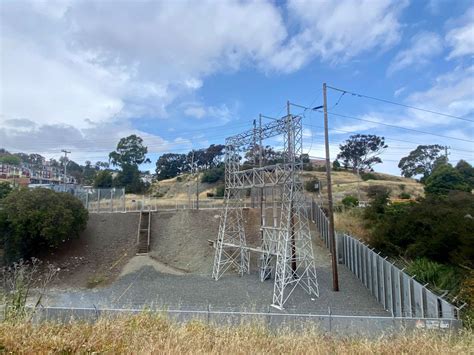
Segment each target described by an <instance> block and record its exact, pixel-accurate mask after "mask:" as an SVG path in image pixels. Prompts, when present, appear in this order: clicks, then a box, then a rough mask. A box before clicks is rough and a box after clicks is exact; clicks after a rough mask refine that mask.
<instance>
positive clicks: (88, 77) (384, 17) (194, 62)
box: [0, 0, 474, 174]
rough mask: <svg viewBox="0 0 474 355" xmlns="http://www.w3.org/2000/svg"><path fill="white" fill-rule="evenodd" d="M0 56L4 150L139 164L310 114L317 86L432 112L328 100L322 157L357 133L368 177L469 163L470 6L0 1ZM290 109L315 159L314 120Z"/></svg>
mask: <svg viewBox="0 0 474 355" xmlns="http://www.w3.org/2000/svg"><path fill="white" fill-rule="evenodd" d="M0 58H1V63H0V147H4V148H6V149H8V150H10V151H13V152H17V151H24V152H39V153H41V154H43V155H45V156H46V157H47V158H52V157H53V158H56V159H57V158H58V157H59V156H60V151H61V149H63V148H69V149H70V150H71V151H72V154H71V158H72V159H74V160H76V161H78V162H83V161H85V160H91V161H93V162H95V161H97V160H107V155H108V153H109V152H110V151H111V150H113V149H114V147H115V145H116V143H117V141H118V139H119V138H120V137H123V136H126V135H129V134H132V133H135V134H139V135H140V136H141V137H143V138H144V140H145V143H146V144H147V145H148V148H149V152H150V158H151V159H152V160H153V163H154V161H156V158H157V157H158V156H159V155H161V154H162V153H164V152H177V153H178V152H187V151H189V150H190V149H192V148H201V147H204V146H207V145H209V144H210V143H223V141H224V138H225V137H226V136H228V135H232V134H235V133H237V132H239V131H241V130H244V129H247V128H250V126H251V124H252V121H253V119H255V118H257V117H258V115H259V114H260V113H262V114H265V115H268V116H282V115H283V114H284V113H285V112H286V111H285V110H286V108H285V105H286V101H287V100H290V101H291V102H294V103H297V104H300V105H305V106H318V105H321V104H322V90H321V88H322V83H323V82H327V83H328V85H332V86H335V87H338V88H342V89H344V90H347V91H351V92H356V93H361V94H364V95H368V96H375V97H378V98H383V99H386V100H390V101H395V102H398V103H402V104H405V105H409V106H415V107H420V108H425V109H428V110H431V111H438V112H441V113H444V114H446V115H445V116H441V115H436V114H432V113H429V112H424V111H417V110H414V109H410V108H407V107H403V106H396V105H391V104H388V103H384V102H380V101H374V100H370V99H367V98H364V97H359V96H354V95H351V94H344V95H342V96H341V93H340V92H336V91H333V90H329V92H328V95H329V96H328V99H329V102H328V107H329V109H330V113H331V114H330V116H329V120H330V128H331V136H330V139H331V155H332V156H333V157H335V156H336V155H337V147H338V144H340V143H341V142H343V141H344V140H345V139H347V137H348V136H349V135H350V134H354V133H365V134H378V135H383V136H385V137H386V138H387V143H388V145H389V146H390V148H389V149H388V150H387V152H386V153H385V154H384V160H385V162H384V164H383V165H380V166H378V167H377V169H376V170H378V171H385V172H392V173H397V174H398V173H399V170H398V169H397V168H396V165H397V162H398V160H399V159H400V158H401V157H402V156H404V155H406V153H407V152H409V151H410V150H412V149H414V148H415V147H416V146H417V145H418V144H434V143H438V144H442V145H447V146H450V147H451V156H450V158H451V160H452V161H457V160H459V159H465V160H469V161H470V162H471V163H474V153H473V152H472V151H473V150H474V144H473V141H474V124H473V123H472V122H470V121H474V62H473V58H474V5H472V2H471V1H463V0H456V1H448V0H431V1H425V2H423V1H414V0H412V1H408V0H405V1H400V0H397V1H390V0H361V1H355V0H354V1H353V0H347V1H337V2H333V1H318V0H288V1H263V0H262V1H230V0H224V1H217V0H214V1H203V0H199V1H197V0H194V1H185V0H173V1H171V0H169V1H131V0H129V1H123V0H122V1H120V0H119V1H111V0H101V1H69V0H65V1H61V0H54V1H31V2H30V1H22V0H15V1H13V0H4V1H1V2H0ZM292 110H293V112H294V113H298V114H304V126H305V129H304V150H305V151H307V152H309V153H310V155H312V156H322V155H323V146H322V143H323V134H322V129H321V127H322V119H323V117H322V115H321V114H320V113H318V112H310V111H306V112H301V111H302V110H301V109H300V108H297V107H293V108H292ZM380 123H384V124H385V125H382V124H380ZM393 126H400V127H405V128H408V129H411V130H406V129H401V128H396V127H393ZM422 132H430V133H432V134H426V133H422ZM153 166H154V164H151V165H149V166H144V167H143V168H145V169H150V168H151V169H153Z"/></svg>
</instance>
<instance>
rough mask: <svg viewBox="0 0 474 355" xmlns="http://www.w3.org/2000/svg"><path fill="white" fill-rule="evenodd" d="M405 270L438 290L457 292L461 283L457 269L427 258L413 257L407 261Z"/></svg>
mask: <svg viewBox="0 0 474 355" xmlns="http://www.w3.org/2000/svg"><path fill="white" fill-rule="evenodd" d="M407 272H408V273H409V274H410V275H414V276H415V278H416V279H417V280H418V281H420V282H422V283H429V284H430V285H431V286H434V288H435V289H437V290H438V291H441V290H450V291H452V292H454V293H457V291H458V290H459V286H460V284H461V279H462V277H461V274H460V271H459V269H457V268H456V267H453V266H450V265H444V264H440V263H437V262H435V261H431V260H429V259H427V258H419V259H415V260H413V261H412V262H410V263H409V265H408V267H407Z"/></svg>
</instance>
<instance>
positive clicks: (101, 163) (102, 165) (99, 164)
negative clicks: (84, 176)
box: [95, 161, 110, 170]
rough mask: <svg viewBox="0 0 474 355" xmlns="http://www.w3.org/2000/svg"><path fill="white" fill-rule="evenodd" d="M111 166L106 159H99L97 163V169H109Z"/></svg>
mask: <svg viewBox="0 0 474 355" xmlns="http://www.w3.org/2000/svg"><path fill="white" fill-rule="evenodd" d="M109 166H110V164H109V163H108V162H106V161H98V162H96V163H95V168H96V169H97V170H100V169H108V168H109Z"/></svg>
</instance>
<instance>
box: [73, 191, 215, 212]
mask: <svg viewBox="0 0 474 355" xmlns="http://www.w3.org/2000/svg"><path fill="white" fill-rule="evenodd" d="M69 192H70V193H72V194H73V195H74V196H76V197H77V198H78V199H79V200H81V201H82V203H83V205H84V207H86V208H87V210H88V211H89V212H91V213H120V212H138V211H163V210H165V211H166V210H169V211H172V210H183V209H197V208H199V209H215V208H221V207H222V199H217V198H213V199H210V198H207V199H200V200H199V201H196V200H195V199H191V198H188V199H169V198H159V197H155V196H151V195H136V194H126V193H125V189H123V188H110V189H106V188H101V189H94V188H76V189H74V190H71V191H69Z"/></svg>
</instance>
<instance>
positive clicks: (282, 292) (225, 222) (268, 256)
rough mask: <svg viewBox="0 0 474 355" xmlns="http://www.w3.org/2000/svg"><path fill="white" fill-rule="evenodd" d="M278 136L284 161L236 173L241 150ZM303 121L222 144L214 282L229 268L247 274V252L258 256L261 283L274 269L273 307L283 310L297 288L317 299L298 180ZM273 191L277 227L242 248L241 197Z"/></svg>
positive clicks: (288, 119)
mask: <svg viewBox="0 0 474 355" xmlns="http://www.w3.org/2000/svg"><path fill="white" fill-rule="evenodd" d="M256 134H258V137H259V140H260V142H261V141H262V140H263V139H268V138H272V137H276V136H282V137H283V140H284V155H283V156H284V162H283V163H282V164H276V165H267V166H263V167H259V168H253V169H247V170H240V163H239V161H240V155H239V153H240V151H241V150H242V148H245V147H247V146H250V145H252V144H253V145H255V141H256V137H255V135H256ZM302 143H303V142H302V125H301V117H299V116H293V115H290V114H289V115H287V116H285V117H283V118H281V119H279V120H275V121H273V122H270V123H268V124H266V125H264V126H263V127H259V128H258V129H257V128H254V129H252V130H249V131H246V132H243V133H241V134H238V135H235V136H232V137H229V138H227V139H226V145H225V202H224V209H223V212H222V215H221V222H220V226H219V234H218V237H217V243H216V252H215V257H214V267H213V272H212V277H213V278H214V279H215V280H218V279H219V278H220V277H221V276H222V275H223V274H224V272H225V271H227V270H228V269H229V267H231V266H233V267H234V269H236V270H237V271H238V272H239V274H241V275H243V274H244V273H248V272H249V271H250V268H249V259H250V258H249V253H250V251H254V252H259V253H261V257H260V279H261V281H264V280H266V279H267V278H269V277H270V276H271V274H272V271H273V264H275V267H274V291H273V303H272V305H273V306H274V307H277V308H279V309H283V306H284V304H285V302H286V301H287V300H288V298H289V297H290V295H291V294H292V292H293V291H294V290H295V288H296V287H297V286H301V287H302V288H303V289H304V290H305V291H306V292H307V293H308V294H310V295H315V296H319V289H318V282H317V277H316V270H315V265H314V255H313V247H312V241H311V234H310V230H309V220H308V208H307V205H306V200H305V198H304V194H303V184H302V182H301V180H300V172H301V170H302V165H303V164H302V161H301V154H302ZM268 187H271V188H273V189H274V190H275V191H278V192H279V195H280V201H279V204H280V206H279V209H280V219H279V225H278V226H271V227H270V226H265V225H262V226H261V229H262V244H261V247H260V248H251V247H248V246H247V244H246V239H245V231H244V228H243V215H242V208H243V194H244V192H245V191H246V190H247V189H249V188H260V189H261V191H262V192H263V191H264V190H265V188H268Z"/></svg>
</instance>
